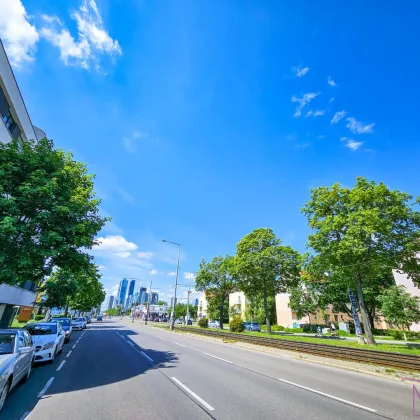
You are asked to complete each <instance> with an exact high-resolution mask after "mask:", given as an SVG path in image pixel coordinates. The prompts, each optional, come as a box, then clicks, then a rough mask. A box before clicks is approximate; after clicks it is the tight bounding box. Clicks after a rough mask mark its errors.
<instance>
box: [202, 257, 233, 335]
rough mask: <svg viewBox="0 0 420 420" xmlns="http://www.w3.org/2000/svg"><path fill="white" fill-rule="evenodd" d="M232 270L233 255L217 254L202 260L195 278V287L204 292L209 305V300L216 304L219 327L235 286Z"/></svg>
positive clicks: (226, 311)
mask: <svg viewBox="0 0 420 420" xmlns="http://www.w3.org/2000/svg"><path fill="white" fill-rule="evenodd" d="M232 272H233V257H231V256H230V255H226V256H224V257H222V256H220V255H219V256H217V257H214V258H213V259H212V261H210V262H205V261H204V260H202V261H201V263H200V269H199V271H198V273H197V277H196V279H195V289H196V290H198V291H205V292H206V297H207V298H208V301H209V305H210V302H211V304H213V305H214V304H216V305H217V307H218V309H219V311H218V312H219V316H218V317H219V321H220V328H221V329H223V320H224V319H225V317H226V315H227V314H228V311H229V295H230V294H231V293H232V292H234V291H235V288H236V282H235V279H234V277H233V275H232Z"/></svg>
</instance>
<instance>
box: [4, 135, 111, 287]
mask: <svg viewBox="0 0 420 420" xmlns="http://www.w3.org/2000/svg"><path fill="white" fill-rule="evenodd" d="M93 179H94V176H93V175H90V174H89V173H88V172H87V168H86V165H84V164H82V163H79V162H77V161H75V160H74V159H73V156H72V154H71V153H66V152H64V151H63V150H59V149H55V148H54V144H53V142H52V141H51V140H47V139H43V140H40V141H38V142H34V141H27V142H21V141H19V140H13V141H11V142H8V143H0V242H1V243H2V246H1V248H0V283H8V284H18V283H20V282H22V281H26V280H31V281H36V282H40V281H41V280H43V279H44V277H45V276H49V275H50V274H51V272H52V269H53V267H60V268H63V269H69V270H72V271H77V270H83V267H86V266H88V265H89V261H90V259H91V257H89V255H88V254H87V253H86V252H85V251H83V250H86V249H89V248H91V247H92V246H93V245H94V244H95V236H96V234H97V233H98V232H99V230H100V229H101V228H102V226H103V225H104V224H105V222H106V221H107V219H106V218H103V217H101V216H100V215H99V203H100V200H99V199H97V198H95V193H94V191H93Z"/></svg>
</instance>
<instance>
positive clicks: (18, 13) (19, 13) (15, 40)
mask: <svg viewBox="0 0 420 420" xmlns="http://www.w3.org/2000/svg"><path fill="white" fill-rule="evenodd" d="M29 19H30V18H29V16H28V14H27V13H26V10H25V7H24V6H23V4H22V2H21V0H0V38H1V39H2V41H3V44H4V48H5V50H6V52H7V56H8V57H9V60H10V63H11V64H12V66H13V67H15V68H21V67H22V65H23V64H24V63H25V62H26V63H27V62H31V61H34V59H35V58H34V55H35V47H36V44H37V42H38V40H39V34H38V32H37V30H36V28H35V26H34V25H31V23H30V22H29Z"/></svg>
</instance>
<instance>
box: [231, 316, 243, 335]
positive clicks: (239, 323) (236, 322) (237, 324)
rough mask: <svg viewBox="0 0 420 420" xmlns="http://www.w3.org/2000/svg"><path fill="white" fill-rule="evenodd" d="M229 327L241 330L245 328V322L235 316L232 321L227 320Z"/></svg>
mask: <svg viewBox="0 0 420 420" xmlns="http://www.w3.org/2000/svg"><path fill="white" fill-rule="evenodd" d="M229 327H230V330H231V331H234V332H242V331H243V330H244V328H245V323H244V321H242V318H241V317H240V316H235V318H233V319H232V321H230V322H229Z"/></svg>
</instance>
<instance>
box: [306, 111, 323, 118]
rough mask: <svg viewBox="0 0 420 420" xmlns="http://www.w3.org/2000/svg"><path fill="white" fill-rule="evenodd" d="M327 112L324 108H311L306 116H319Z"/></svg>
mask: <svg viewBox="0 0 420 420" xmlns="http://www.w3.org/2000/svg"><path fill="white" fill-rule="evenodd" d="M324 114H325V110H324V109H318V110H316V111H313V110H310V111H308V112H307V113H306V117H319V116H321V115H324Z"/></svg>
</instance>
